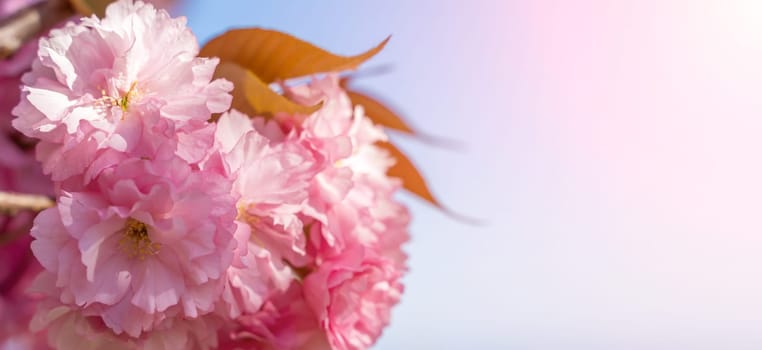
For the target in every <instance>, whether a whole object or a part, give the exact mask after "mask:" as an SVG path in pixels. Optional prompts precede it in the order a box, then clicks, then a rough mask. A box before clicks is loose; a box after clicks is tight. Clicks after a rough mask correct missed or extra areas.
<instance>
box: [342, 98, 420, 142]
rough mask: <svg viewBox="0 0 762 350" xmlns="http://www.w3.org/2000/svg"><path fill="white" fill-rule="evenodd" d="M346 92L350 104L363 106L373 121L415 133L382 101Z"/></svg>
mask: <svg viewBox="0 0 762 350" xmlns="http://www.w3.org/2000/svg"><path fill="white" fill-rule="evenodd" d="M346 92H347V95H349V99H350V100H351V101H352V104H354V105H362V106H363V108H365V114H366V115H367V116H368V118H370V120H372V121H373V122H374V123H376V124H380V125H382V126H385V127H387V128H390V129H394V130H397V131H401V132H404V133H407V134H415V131H414V130H413V129H412V128H411V127H410V126H408V125H407V124H406V123H405V121H404V120H402V118H400V117H399V116H398V115H397V113H394V111H392V110H391V109H389V107H386V106H385V105H384V104H383V103H381V102H379V101H378V100H376V99H374V98H372V97H370V96H368V95H365V94H362V93H359V92H357V91H352V90H346Z"/></svg>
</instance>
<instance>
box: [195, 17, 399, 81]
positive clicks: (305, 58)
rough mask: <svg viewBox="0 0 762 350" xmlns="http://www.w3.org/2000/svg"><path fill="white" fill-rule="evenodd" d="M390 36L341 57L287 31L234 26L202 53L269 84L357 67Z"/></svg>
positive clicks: (382, 45)
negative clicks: (368, 47) (231, 64)
mask: <svg viewBox="0 0 762 350" xmlns="http://www.w3.org/2000/svg"><path fill="white" fill-rule="evenodd" d="M390 38H391V37H388V38H386V40H384V41H382V42H381V43H380V44H378V45H377V46H376V47H374V48H372V49H370V50H368V51H366V52H364V53H361V54H359V55H356V56H340V55H336V54H333V53H330V52H328V51H326V50H323V49H321V48H319V47H317V46H315V45H312V44H310V43H308V42H306V41H303V40H301V39H298V38H296V37H294V36H292V35H289V34H286V33H282V32H278V31H274V30H268V29H262V28H245V29H233V30H230V31H227V32H225V33H223V34H222V35H220V36H218V37H216V38H214V39H212V40H211V41H209V42H208V43H207V44H206V45H204V47H203V48H202V49H201V56H206V57H219V58H220V60H221V61H222V62H233V63H237V64H238V65H240V66H242V67H245V68H247V69H249V70H250V71H251V72H252V73H253V74H255V75H256V76H258V77H259V78H260V79H261V80H262V81H264V82H265V83H272V82H274V81H278V80H285V79H291V78H297V77H303V76H308V75H312V74H317V73H325V72H338V71H345V70H351V69H355V68H356V67H357V66H359V65H360V64H362V63H363V62H365V61H366V60H368V59H369V58H371V57H373V56H374V55H376V54H377V53H378V52H379V51H381V49H383V48H384V46H385V45H386V43H387V42H388V41H389V39H390Z"/></svg>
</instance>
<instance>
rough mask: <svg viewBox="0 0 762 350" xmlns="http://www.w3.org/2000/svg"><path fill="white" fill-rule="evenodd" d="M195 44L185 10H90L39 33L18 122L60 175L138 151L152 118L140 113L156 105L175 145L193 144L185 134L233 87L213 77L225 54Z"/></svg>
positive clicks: (130, 5) (224, 104) (126, 0)
mask: <svg viewBox="0 0 762 350" xmlns="http://www.w3.org/2000/svg"><path fill="white" fill-rule="evenodd" d="M198 50H199V49H198V43H197V42H196V38H195V36H194V35H193V33H191V32H190V30H189V29H188V28H187V27H186V26H185V20H184V19H183V18H178V19H173V18H170V17H169V14H168V13H167V12H165V11H164V10H156V9H155V8H154V7H153V6H151V5H147V4H145V3H143V2H140V1H137V2H133V1H131V0H121V1H118V2H116V3H114V4H112V5H110V6H109V7H108V8H107V11H106V16H105V17H104V18H103V19H102V20H99V19H97V18H94V17H93V18H84V19H82V21H81V22H80V23H79V24H73V23H70V24H69V25H67V26H66V27H64V28H62V29H57V30H53V31H51V35H50V37H48V38H44V39H42V40H40V47H39V50H38V58H37V59H35V61H34V62H33V65H32V71H31V72H30V73H28V74H26V75H24V77H23V79H22V83H23V84H24V86H23V89H22V96H21V102H20V103H19V105H18V106H17V107H16V108H15V109H14V111H13V113H14V114H15V115H16V116H17V117H18V118H17V119H15V120H14V121H13V125H14V127H16V128H17V129H18V130H20V131H21V132H22V133H24V134H25V135H27V136H30V137H35V138H39V139H40V140H41V141H42V142H43V145H42V146H41V148H42V150H38V154H37V156H38V159H40V161H42V162H43V165H44V169H45V171H46V172H47V173H49V174H51V175H52V177H53V180H54V181H62V180H65V179H66V178H68V177H70V176H73V175H77V174H80V173H83V172H84V171H85V169H86V168H87V167H88V166H89V165H90V164H91V163H93V161H94V160H95V159H96V158H97V157H98V156H99V153H100V152H104V151H105V150H108V149H111V150H115V151H118V152H125V153H131V152H133V151H134V150H135V149H136V148H138V147H139V144H140V140H139V138H138V135H139V134H140V132H139V129H138V126H141V125H143V126H145V125H146V123H145V122H139V121H140V120H143V119H146V118H150V117H151V116H152V115H156V116H158V118H160V119H163V120H167V121H169V122H171V124H172V127H173V128H174V131H175V132H176V133H177V134H178V136H177V139H176V140H174V142H175V147H176V148H177V154H178V155H180V156H183V157H184V156H186V155H188V154H195V153H194V152H193V151H187V150H185V149H184V148H185V147H187V146H188V145H189V144H190V145H197V144H195V143H194V142H192V140H187V139H185V140H184V139H183V135H184V134H186V133H191V132H193V131H196V130H198V129H201V128H204V127H206V126H207V120H208V119H209V118H210V117H211V115H212V113H218V112H223V111H225V110H226V109H227V108H228V107H229V105H230V99H231V97H230V95H229V94H228V91H230V89H231V88H232V85H231V84H230V83H229V82H227V81H224V80H215V81H212V75H213V73H214V69H215V66H216V65H217V62H218V60H217V59H207V58H199V57H196V55H197V54H198ZM135 120H139V121H135ZM189 141H191V142H189ZM190 158H196V157H190ZM186 160H188V161H191V162H192V161H197V160H198V159H186Z"/></svg>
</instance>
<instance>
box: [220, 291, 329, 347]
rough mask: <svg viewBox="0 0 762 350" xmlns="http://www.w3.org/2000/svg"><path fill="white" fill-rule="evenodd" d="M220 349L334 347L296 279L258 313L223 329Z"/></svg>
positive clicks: (243, 317)
mask: <svg viewBox="0 0 762 350" xmlns="http://www.w3.org/2000/svg"><path fill="white" fill-rule="evenodd" d="M219 339H220V347H219V348H220V349H222V350H234V349H261V350H301V349H307V350H330V349H331V346H330V344H329V343H328V339H327V338H326V336H325V332H324V331H323V330H322V329H321V328H320V326H319V324H318V322H317V319H316V318H315V315H314V314H313V312H312V310H310V307H309V305H308V304H307V302H306V301H305V299H304V294H303V290H302V286H301V283H298V282H296V281H294V282H293V283H291V284H290V285H289V287H288V289H287V290H285V291H284V292H283V293H280V294H276V295H274V296H272V297H271V298H269V299H268V300H267V301H265V303H263V305H262V306H261V307H260V308H259V309H258V310H257V311H256V312H254V313H247V314H245V315H242V316H240V317H238V318H236V319H235V320H233V321H232V322H229V323H228V324H227V325H226V326H225V327H223V328H222V329H221V330H220V336H219Z"/></svg>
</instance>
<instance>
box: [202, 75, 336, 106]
mask: <svg viewBox="0 0 762 350" xmlns="http://www.w3.org/2000/svg"><path fill="white" fill-rule="evenodd" d="M214 77H215V78H225V79H227V80H230V81H231V82H233V84H234V85H235V88H234V89H233V108H235V109H237V110H239V111H241V112H243V113H246V114H248V115H250V116H253V115H261V116H271V115H273V114H275V113H278V112H286V113H290V114H296V113H298V114H312V113H313V112H315V111H317V110H318V109H320V107H321V106H322V103H320V104H318V105H315V106H303V105H300V104H297V103H294V102H292V101H290V100H288V99H287V98H285V97H283V96H282V95H280V94H278V93H277V92H275V91H273V90H272V89H271V88H270V86H269V85H267V84H266V83H264V82H263V81H262V80H260V79H259V78H258V77H257V76H256V75H254V74H253V73H252V72H251V71H249V70H248V69H246V68H243V67H241V66H239V65H237V64H235V63H227V62H223V63H220V64H219V65H218V66H217V70H216V71H215V72H214Z"/></svg>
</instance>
